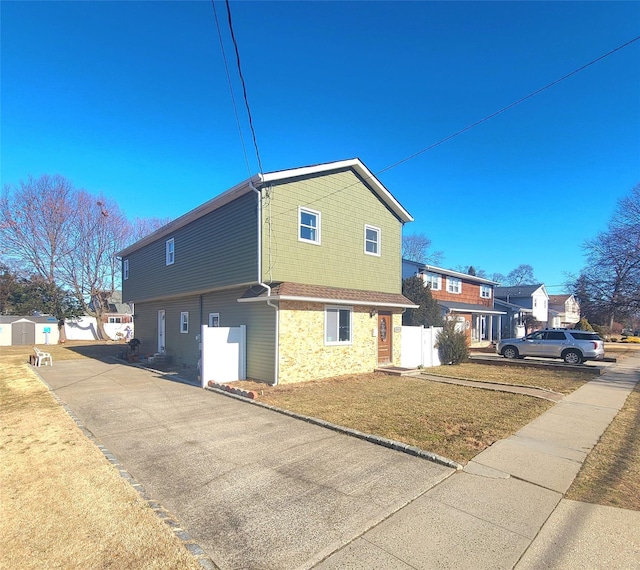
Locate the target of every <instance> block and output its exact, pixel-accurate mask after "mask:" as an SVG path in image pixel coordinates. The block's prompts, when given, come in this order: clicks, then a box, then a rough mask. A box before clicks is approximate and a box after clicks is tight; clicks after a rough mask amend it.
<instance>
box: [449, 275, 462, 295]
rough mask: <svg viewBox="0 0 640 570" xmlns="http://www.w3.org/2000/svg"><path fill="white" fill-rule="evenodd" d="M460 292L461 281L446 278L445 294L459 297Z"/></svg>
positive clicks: (455, 278)
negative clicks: (453, 294)
mask: <svg viewBox="0 0 640 570" xmlns="http://www.w3.org/2000/svg"><path fill="white" fill-rule="evenodd" d="M461 292H462V280H461V279H458V278H457V277H447V293H455V294H456V295H459V294H460V293H461Z"/></svg>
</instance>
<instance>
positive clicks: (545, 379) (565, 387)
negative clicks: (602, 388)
mask: <svg viewBox="0 0 640 570" xmlns="http://www.w3.org/2000/svg"><path fill="white" fill-rule="evenodd" d="M422 372H423V373H424V374H433V375H434V376H447V377H449V378H462V379H463V380H480V381H485V382H498V383H501V384H519V385H522V386H535V387H537V388H545V389H547V390H552V391H553V392H558V393H559V394H571V392H573V391H574V390H577V389H578V388H580V386H582V385H583V384H584V383H585V382H588V381H589V380H593V379H594V375H593V374H590V373H588V372H577V371H570V370H567V371H565V370H543V369H541V368H534V367H528V366H518V367H517V368H515V367H512V366H499V365H496V366H491V365H489V364H475V363H472V362H466V363H463V364H460V365H458V366H435V367H433V368H425V369H424V370H423V371H422Z"/></svg>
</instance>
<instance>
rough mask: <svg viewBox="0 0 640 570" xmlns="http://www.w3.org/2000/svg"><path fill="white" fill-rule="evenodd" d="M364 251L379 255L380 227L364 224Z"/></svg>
mask: <svg viewBox="0 0 640 570" xmlns="http://www.w3.org/2000/svg"><path fill="white" fill-rule="evenodd" d="M364 252H365V253H366V254H368V255H377V256H379V255H380V228H376V227H375V226H367V225H365V226H364Z"/></svg>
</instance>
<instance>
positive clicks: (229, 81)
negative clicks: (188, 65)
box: [211, 0, 251, 178]
mask: <svg viewBox="0 0 640 570" xmlns="http://www.w3.org/2000/svg"><path fill="white" fill-rule="evenodd" d="M211 6H212V7H213V16H214V18H215V20H216V28H217V30H218V39H219V41H220V49H221V50H222V60H223V61H224V69H225V71H226V73H227V82H228V83H229V91H230V92H231V103H232V104H233V112H234V114H235V116H236V124H237V126H238V132H239V133H240V144H241V145H242V153H243V154H244V162H245V164H246V166H247V172H248V173H249V178H251V167H250V166H249V157H248V156H247V147H246V146H245V144H244V137H243V136H242V126H241V125H240V117H239V116H238V106H237V105H236V97H235V94H234V92H233V83H232V82H231V74H230V73H229V65H228V64H227V54H226V52H225V51H224V42H223V41H222V33H221V31H220V23H219V21H218V12H217V10H216V4H215V0H211Z"/></svg>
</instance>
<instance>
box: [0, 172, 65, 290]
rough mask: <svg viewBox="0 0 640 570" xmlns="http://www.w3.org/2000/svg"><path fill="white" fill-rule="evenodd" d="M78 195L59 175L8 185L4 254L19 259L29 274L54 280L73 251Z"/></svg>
mask: <svg viewBox="0 0 640 570" xmlns="http://www.w3.org/2000/svg"><path fill="white" fill-rule="evenodd" d="M75 194H76V191H75V189H74V187H73V185H72V184H71V183H70V182H68V181H67V180H66V179H65V178H63V177H62V176H59V175H56V176H49V175H46V174H45V175H44V176H41V177H40V178H33V177H29V179H28V180H27V182H26V183H25V182H22V181H21V182H20V184H19V186H18V187H11V186H5V187H4V188H3V191H2V197H1V198H0V230H1V231H0V252H1V253H2V255H3V256H4V257H5V258H6V259H8V260H12V261H13V262H16V261H18V262H19V263H20V265H21V266H22V269H23V270H24V271H25V272H26V273H27V274H34V273H35V274H37V275H40V276H41V277H42V278H43V279H46V280H47V281H48V282H49V283H53V282H54V281H55V278H56V267H57V265H58V264H59V262H60V260H61V259H63V258H64V257H65V256H67V255H68V254H69V252H70V251H71V250H72V247H71V246H70V243H69V241H68V236H69V226H70V225H71V222H72V219H73V216H74V213H75V211H76V209H75V205H76V204H75Z"/></svg>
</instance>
